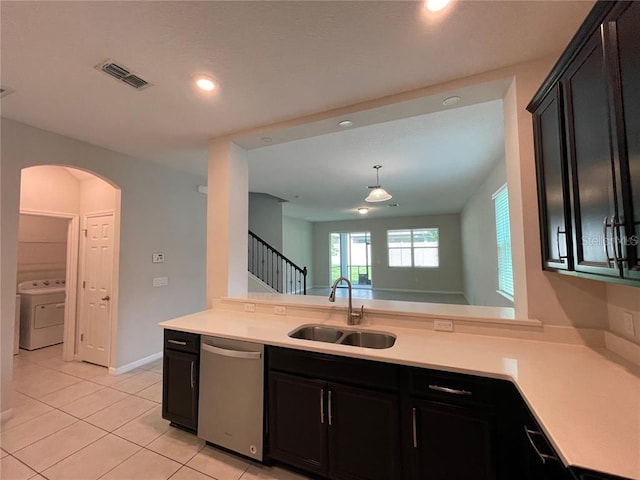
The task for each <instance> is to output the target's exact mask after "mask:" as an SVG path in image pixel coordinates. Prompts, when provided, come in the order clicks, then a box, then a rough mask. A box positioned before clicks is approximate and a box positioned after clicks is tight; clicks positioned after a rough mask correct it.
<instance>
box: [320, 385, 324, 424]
mask: <svg viewBox="0 0 640 480" xmlns="http://www.w3.org/2000/svg"><path fill="white" fill-rule="evenodd" d="M320 423H324V388H321V389H320Z"/></svg>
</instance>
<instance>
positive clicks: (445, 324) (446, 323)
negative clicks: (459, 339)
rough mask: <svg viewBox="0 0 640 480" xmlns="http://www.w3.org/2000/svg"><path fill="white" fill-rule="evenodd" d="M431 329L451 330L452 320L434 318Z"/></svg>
mask: <svg viewBox="0 0 640 480" xmlns="http://www.w3.org/2000/svg"><path fill="white" fill-rule="evenodd" d="M433 329H434V330H437V331H439V332H453V320H434V321H433Z"/></svg>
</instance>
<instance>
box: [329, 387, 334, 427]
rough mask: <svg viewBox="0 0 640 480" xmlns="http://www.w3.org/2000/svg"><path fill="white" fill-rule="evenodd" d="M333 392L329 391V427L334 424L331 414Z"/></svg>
mask: <svg viewBox="0 0 640 480" xmlns="http://www.w3.org/2000/svg"><path fill="white" fill-rule="evenodd" d="M331 395H332V393H331V390H329V425H331V424H332V423H333V415H332V414H331Z"/></svg>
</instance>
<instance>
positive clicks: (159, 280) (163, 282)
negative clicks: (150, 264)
mask: <svg viewBox="0 0 640 480" xmlns="http://www.w3.org/2000/svg"><path fill="white" fill-rule="evenodd" d="M167 285H169V277H155V278H154V279H153V286H154V287H166V286H167Z"/></svg>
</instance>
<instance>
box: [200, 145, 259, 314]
mask: <svg viewBox="0 0 640 480" xmlns="http://www.w3.org/2000/svg"><path fill="white" fill-rule="evenodd" d="M208 164H209V174H208V196H207V306H208V307H209V308H210V307H212V305H213V302H214V300H215V299H219V298H221V297H226V296H244V295H246V294H247V282H248V279H247V248H248V239H247V236H248V230H249V221H248V213H247V212H248V206H249V168H248V161H247V151H246V150H245V149H243V148H242V147H240V146H238V145H236V144H235V143H233V141H231V140H230V139H228V138H219V139H213V140H211V141H209V150H208Z"/></svg>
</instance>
